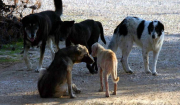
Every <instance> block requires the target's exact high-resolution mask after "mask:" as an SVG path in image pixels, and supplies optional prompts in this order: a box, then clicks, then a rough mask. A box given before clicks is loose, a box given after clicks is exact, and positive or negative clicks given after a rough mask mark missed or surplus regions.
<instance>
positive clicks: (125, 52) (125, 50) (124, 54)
mask: <svg viewBox="0 0 180 105" xmlns="http://www.w3.org/2000/svg"><path fill="white" fill-rule="evenodd" d="M132 46H133V41H128V42H124V43H123V45H122V47H121V50H122V59H121V63H122V66H123V69H124V71H125V72H126V73H130V74H132V73H133V71H132V70H131V68H130V67H129V65H128V57H129V53H130V52H131V49H132Z"/></svg>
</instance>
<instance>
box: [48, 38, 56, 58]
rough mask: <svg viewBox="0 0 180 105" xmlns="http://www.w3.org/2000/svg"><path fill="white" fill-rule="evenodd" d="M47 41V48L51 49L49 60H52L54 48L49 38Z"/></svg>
mask: <svg viewBox="0 0 180 105" xmlns="http://www.w3.org/2000/svg"><path fill="white" fill-rule="evenodd" d="M47 43H48V47H49V49H50V50H51V60H53V59H54V56H55V52H54V49H53V44H52V40H51V39H49V40H48V41H47Z"/></svg>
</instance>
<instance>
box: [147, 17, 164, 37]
mask: <svg viewBox="0 0 180 105" xmlns="http://www.w3.org/2000/svg"><path fill="white" fill-rule="evenodd" d="M148 32H149V35H151V37H152V39H157V38H158V37H160V36H161V35H162V34H163V32H164V25H163V24H162V23H161V22H159V21H152V22H151V23H150V24H149V26H148Z"/></svg>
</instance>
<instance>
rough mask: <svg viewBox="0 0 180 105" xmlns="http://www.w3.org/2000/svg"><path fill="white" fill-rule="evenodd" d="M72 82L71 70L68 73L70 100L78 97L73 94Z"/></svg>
mask: <svg viewBox="0 0 180 105" xmlns="http://www.w3.org/2000/svg"><path fill="white" fill-rule="evenodd" d="M71 81H72V74H71V70H68V73H67V84H68V92H69V95H70V98H75V97H76V96H75V95H74V94H73V92H72V82H71Z"/></svg>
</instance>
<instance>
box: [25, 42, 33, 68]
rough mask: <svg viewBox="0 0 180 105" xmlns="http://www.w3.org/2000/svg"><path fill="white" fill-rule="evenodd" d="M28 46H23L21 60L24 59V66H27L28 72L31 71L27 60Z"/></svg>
mask: <svg viewBox="0 0 180 105" xmlns="http://www.w3.org/2000/svg"><path fill="white" fill-rule="evenodd" d="M29 48H30V47H29V46H26V45H25V46H24V55H23V58H24V60H25V63H26V65H27V68H28V69H29V70H31V69H32V68H31V63H30V62H29V58H28V51H29Z"/></svg>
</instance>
